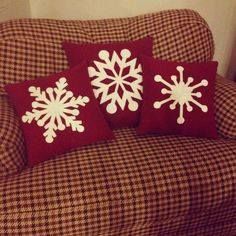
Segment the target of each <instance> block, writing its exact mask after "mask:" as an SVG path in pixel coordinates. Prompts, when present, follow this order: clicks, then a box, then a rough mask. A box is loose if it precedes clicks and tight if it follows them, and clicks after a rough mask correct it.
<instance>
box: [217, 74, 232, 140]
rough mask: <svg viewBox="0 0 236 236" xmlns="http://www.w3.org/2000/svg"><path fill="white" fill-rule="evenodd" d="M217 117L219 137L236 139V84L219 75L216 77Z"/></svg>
mask: <svg viewBox="0 0 236 236" xmlns="http://www.w3.org/2000/svg"><path fill="white" fill-rule="evenodd" d="M215 115H216V127H217V130H218V133H219V135H220V136H222V137H225V138H233V139H236V83H235V82H233V81H231V80H228V79H225V78H223V77H221V76H219V75H217V77H216V91H215Z"/></svg>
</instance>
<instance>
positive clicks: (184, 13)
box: [0, 10, 214, 94]
mask: <svg viewBox="0 0 236 236" xmlns="http://www.w3.org/2000/svg"><path fill="white" fill-rule="evenodd" d="M145 36H152V37H153V39H154V47H153V53H154V56H155V57H159V58H163V59H170V60H181V61H206V60H210V59H212V56H213V53H214V45H213V39H212V34H211V31H210V30H209V28H208V26H207V24H206V22H205V21H204V20H203V19H202V18H201V17H200V16H199V14H198V13H196V12H194V11H190V10H171V11H163V12H159V13H153V14H147V15H143V16H137V17H132V18H123V19H111V20H97V21H64V20H45V19H21V20H13V21H8V22H5V23H1V24H0V51H1V57H0V93H2V94H4V93H5V91H4V89H3V86H4V85H5V84H6V83H10V82H18V81H22V80H28V79H35V77H38V76H45V75H49V74H51V73H54V72H56V71H60V70H63V69H64V68H66V67H67V60H66V57H65V55H64V52H63V50H62V48H61V43H62V41H64V40H67V41H75V42H78V41H79V42H112V41H113V42H114V41H126V40H134V39H140V38H142V37H145Z"/></svg>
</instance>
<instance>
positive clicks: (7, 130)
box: [0, 95, 25, 178]
mask: <svg viewBox="0 0 236 236" xmlns="http://www.w3.org/2000/svg"><path fill="white" fill-rule="evenodd" d="M24 166H25V150H24V142H23V135H22V132H21V129H20V125H19V121H18V118H17V116H16V115H15V113H14V110H13V108H12V106H11V105H10V104H9V102H8V99H7V97H6V96H3V95H1V96H0V178H2V177H5V176H7V175H11V174H14V173H17V172H19V171H20V170H22V169H23V168H24Z"/></svg>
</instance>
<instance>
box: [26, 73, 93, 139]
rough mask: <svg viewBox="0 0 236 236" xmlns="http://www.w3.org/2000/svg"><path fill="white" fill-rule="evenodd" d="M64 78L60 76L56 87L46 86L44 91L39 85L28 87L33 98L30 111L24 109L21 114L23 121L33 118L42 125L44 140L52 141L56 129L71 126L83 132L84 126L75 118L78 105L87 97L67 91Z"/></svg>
mask: <svg viewBox="0 0 236 236" xmlns="http://www.w3.org/2000/svg"><path fill="white" fill-rule="evenodd" d="M67 86H68V83H67V80H66V78H64V77H62V78H60V79H59V80H58V81H57V82H56V87H54V88H50V87H49V88H47V89H46V91H43V90H41V88H40V87H34V86H31V87H29V89H28V90H29V93H30V96H31V97H34V98H35V100H34V101H33V102H32V104H31V105H32V108H33V109H32V111H26V112H25V114H24V115H23V116H22V121H23V122H24V123H31V122H32V121H33V120H35V121H36V122H37V125H38V126H40V127H44V129H45V132H44V133H43V135H44V137H45V141H46V142H47V143H52V142H53V141H54V139H55V138H56V136H57V134H56V131H57V130H60V131H63V130H65V128H66V127H71V129H72V131H77V132H84V130H85V128H84V126H83V124H82V121H81V120H76V116H77V115H79V110H78V108H79V106H85V105H86V103H88V102H89V98H88V97H86V96H84V97H82V96H78V97H74V95H73V93H72V92H71V91H67V90H66V87H67Z"/></svg>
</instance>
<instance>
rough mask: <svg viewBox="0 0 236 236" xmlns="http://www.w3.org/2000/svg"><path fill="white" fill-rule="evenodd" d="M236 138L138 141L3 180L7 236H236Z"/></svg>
mask: <svg viewBox="0 0 236 236" xmlns="http://www.w3.org/2000/svg"><path fill="white" fill-rule="evenodd" d="M235 173H236V141H234V140H224V139H221V140H207V139H196V138H184V137H175V136H164V137H153V136H139V137H138V136H137V135H136V134H135V131H134V130H131V129H123V130H118V131H116V140H114V141H112V142H111V143H102V144H95V145H90V146H88V147H83V148H80V149H78V150H75V151H73V152H70V153H67V154H65V155H62V156H60V158H59V159H57V161H55V160H51V161H48V162H46V163H44V164H40V165H38V166H36V167H35V168H34V169H26V170H25V171H23V172H22V173H21V174H20V175H16V176H13V177H9V178H8V179H7V180H2V181H1V182H0V199H1V201H0V234H2V235H149V236H150V235H232V236H233V235H235V233H236V231H235V226H236V219H235V213H236V204H235V201H236V199H235V191H236V176H235Z"/></svg>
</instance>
